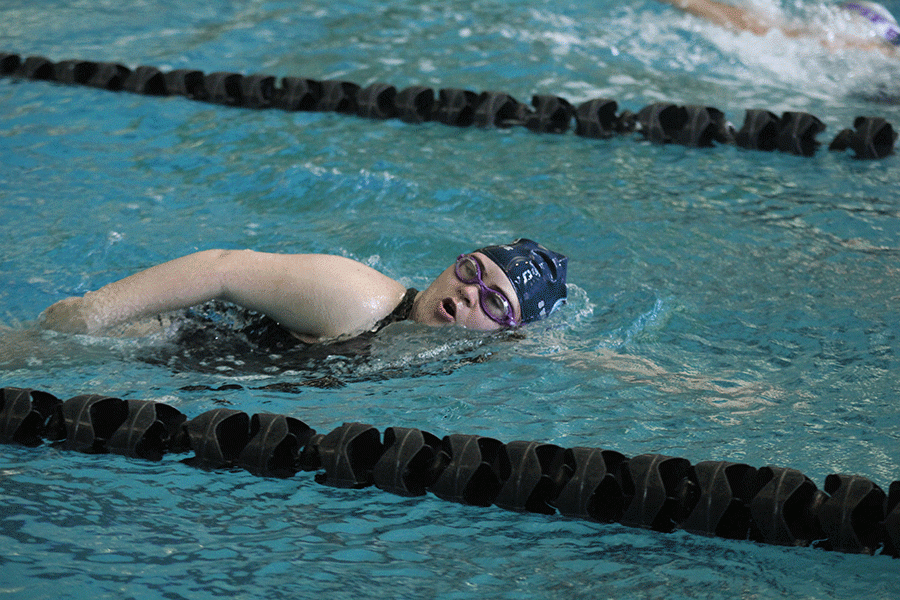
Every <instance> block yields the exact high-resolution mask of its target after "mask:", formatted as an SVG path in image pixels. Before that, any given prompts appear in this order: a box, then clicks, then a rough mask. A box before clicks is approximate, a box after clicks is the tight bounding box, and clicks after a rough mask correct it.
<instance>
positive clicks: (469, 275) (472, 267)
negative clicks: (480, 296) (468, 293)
mask: <svg viewBox="0 0 900 600" xmlns="http://www.w3.org/2000/svg"><path fill="white" fill-rule="evenodd" d="M459 274H460V275H461V276H462V277H463V278H465V279H466V280H467V281H471V280H474V279H475V278H476V277H477V276H478V264H477V263H476V262H475V260H474V259H473V258H472V257H470V256H467V257H465V258H463V259H462V260H461V261H460V262H459Z"/></svg>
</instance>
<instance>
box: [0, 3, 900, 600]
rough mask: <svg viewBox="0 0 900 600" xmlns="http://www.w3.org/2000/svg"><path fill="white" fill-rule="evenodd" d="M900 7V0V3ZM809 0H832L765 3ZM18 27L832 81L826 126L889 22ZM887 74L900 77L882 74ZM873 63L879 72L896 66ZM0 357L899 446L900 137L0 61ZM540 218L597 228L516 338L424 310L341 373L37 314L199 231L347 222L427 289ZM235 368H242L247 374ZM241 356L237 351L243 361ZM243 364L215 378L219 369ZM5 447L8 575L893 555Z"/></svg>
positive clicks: (354, 239)
mask: <svg viewBox="0 0 900 600" xmlns="http://www.w3.org/2000/svg"><path fill="white" fill-rule="evenodd" d="M888 5H889V6H890V7H891V8H892V9H893V10H894V12H895V14H900V4H898V3H897V2H890V3H888ZM766 6H768V8H770V9H773V10H774V9H780V10H783V11H784V12H786V13H788V14H789V15H791V16H795V17H796V16H804V17H805V18H808V19H814V18H820V17H821V16H822V15H825V14H826V13H827V12H828V10H827V8H826V7H825V6H816V5H808V6H806V7H803V8H800V7H798V6H797V5H795V4H793V3H784V5H783V6H782V5H779V4H777V3H774V2H769V3H768V4H767V5H766ZM0 50H6V51H12V52H16V53H19V54H21V55H23V56H28V55H33V54H34V55H43V56H46V57H48V58H50V59H51V60H63V59H66V58H84V59H91V60H98V61H117V62H122V63H123V64H127V65H131V66H136V65H139V64H148V65H154V66H158V67H160V68H164V69H174V68H186V67H190V68H196V69H200V70H203V71H205V72H213V71H217V70H227V71H237V72H242V73H253V72H267V73H272V74H276V75H300V76H305V77H313V78H317V79H327V78H341V79H346V80H348V81H354V82H357V83H360V84H367V83H371V82H374V81H385V82H388V83H391V84H394V85H396V86H398V87H401V86H406V85H412V84H422V85H427V86H432V87H435V88H438V87H465V88H469V89H473V90H486V89H493V90H500V91H505V92H508V93H511V94H512V95H513V96H515V97H516V98H518V99H519V100H521V101H524V102H528V101H529V100H530V97H531V95H532V94H534V93H550V94H558V95H561V96H564V97H566V98H568V99H570V100H571V101H573V102H580V101H583V100H587V99H590V98H594V97H608V98H612V99H615V100H617V101H618V102H619V105H620V109H627V110H631V111H635V112H636V111H637V110H639V109H640V108H642V107H643V106H645V105H647V104H649V103H651V102H655V101H661V100H662V101H671V102H676V103H679V104H707V105H712V106H716V107H717V108H719V109H721V110H723V111H724V112H725V113H726V115H727V116H728V117H729V119H730V120H731V121H732V122H734V123H735V124H736V125H737V126H740V124H741V123H742V121H743V111H744V110H745V109H747V108H767V109H769V110H773V111H775V112H781V111H785V110H797V111H806V112H810V113H812V114H814V115H816V116H817V117H819V118H820V119H821V120H822V121H823V122H825V124H826V125H827V126H828V129H826V131H825V132H824V133H823V134H821V135H820V136H819V139H820V141H823V142H825V143H826V144H827V142H828V141H830V140H831V139H832V138H833V136H834V135H836V134H837V132H838V131H840V130H841V129H843V128H845V127H849V126H850V125H851V124H852V122H853V119H854V117H856V116H857V115H868V116H879V117H882V118H885V119H887V120H888V121H889V122H891V123H893V124H894V126H895V127H897V126H900V108H898V105H890V104H882V103H876V102H873V101H871V100H868V99H866V98H867V94H866V91H867V90H871V89H873V87H875V86H877V83H878V81H879V77H891V76H893V77H894V81H895V82H896V73H897V68H896V65H895V64H894V63H892V62H891V61H890V60H889V59H887V58H881V57H871V56H869V55H866V54H862V53H855V52H839V53H835V54H830V53H828V52H826V51H824V50H823V49H822V48H821V46H818V45H817V44H815V43H811V42H804V41H798V40H787V39H783V38H780V37H779V36H777V35H774V36H770V37H768V38H766V39H764V40H759V39H756V38H753V37H752V36H748V35H734V34H730V33H727V32H723V31H720V30H717V29H716V28H714V27H711V26H709V25H705V24H702V23H700V22H698V21H696V20H694V19H691V18H689V17H684V16H682V15H679V14H677V13H676V12H674V11H673V10H671V9H669V8H667V7H665V6H663V5H660V4H657V3H654V2H652V1H650V0H640V1H638V2H634V3H624V4H623V3H615V2H611V1H609V0H602V1H600V2H596V3H586V2H546V1H542V0H526V1H524V2H503V1H500V0H495V1H478V2H474V3H473V2H455V1H450V2H444V3H440V4H427V3H414V2H389V3H375V2H371V1H369V0H366V1H358V2H345V3H340V4H335V3H330V2H320V1H318V0H311V1H309V2H304V3H302V4H299V5H297V4H295V3H289V2H276V1H256V2H228V1H224V0H213V1H208V2H187V1H180V2H176V1H164V0H144V1H140V2H108V1H100V2H79V1H74V0H59V1H55V2H49V1H48V2H43V3H40V4H37V5H34V6H27V7H23V6H22V3H21V2H13V1H8V0H0ZM885 73H886V74H887V75H885ZM873 82H875V83H873ZM0 156H2V161H0V234H2V235H0V247H2V253H0V325H2V330H0V336H2V340H0V341H2V346H0V383H2V385H3V386H18V387H33V388H37V389H42V390H47V391H50V392H52V393H54V394H56V395H57V396H59V397H61V398H68V397H71V396H74V395H77V394H81V393H92V392H96V393H104V394H110V395H115V396H118V397H121V398H139V399H148V400H156V401H163V402H168V403H170V404H172V405H174V406H176V407H177V408H179V409H180V410H181V411H182V412H184V413H185V414H187V415H189V416H195V415H197V414H200V413H201V412H203V411H205V410H209V409H212V408H218V407H221V406H228V407H231V408H239V409H241V410H245V411H247V412H248V413H250V414H253V413H254V412H274V413H279V414H288V415H291V416H294V417H297V418H299V419H302V420H303V421H305V422H307V423H308V424H309V425H311V426H312V427H314V428H315V429H317V430H318V431H320V432H327V431H330V430H331V429H332V428H334V427H336V426H338V425H340V424H341V423H342V422H344V421H362V422H366V423H371V424H373V425H374V426H376V427H378V428H379V429H382V430H383V429H384V428H386V427H390V426H404V427H418V428H421V429H424V430H426V431H430V432H433V433H435V434H436V435H438V436H442V435H445V434H449V433H473V434H480V435H485V436H490V437H495V438H497V439H499V440H501V441H513V440H541V441H547V442H552V443H555V444H559V445H561V446H564V447H573V446H591V447H603V448H610V449H614V450H618V451H620V452H622V453H624V454H626V455H635V454H640V453H645V452H646V453H664V454H669V455H673V456H681V457H685V458H687V459H689V460H691V461H692V462H699V461H702V460H733V461H742V462H746V463H748V464H751V465H754V466H763V465H767V464H772V465H779V466H785V467H792V468H795V469H799V470H800V471H802V472H803V473H805V474H806V475H808V476H809V477H810V478H812V480H813V481H814V482H816V483H817V485H818V486H819V487H820V488H821V487H822V485H823V482H824V479H825V477H826V476H827V475H828V474H830V473H851V474H857V475H862V476H865V477H868V478H871V479H872V480H873V481H875V482H876V483H878V484H879V485H882V486H883V487H885V488H886V486H887V485H888V484H889V483H890V482H891V481H894V480H896V479H898V478H900V411H898V408H897V397H898V392H900V378H898V376H897V373H898V368H900V359H898V352H900V337H898V333H900V331H898V325H897V305H898V300H900V261H898V256H900V193H898V187H897V182H898V180H900V162H898V158H897V156H890V157H887V158H885V159H882V160H878V161H858V160H854V159H852V158H851V156H850V154H848V153H829V152H827V151H825V150H824V149H822V150H820V151H819V152H818V153H817V154H816V155H815V156H814V157H810V158H803V157H795V156H791V155H786V154H779V153H764V152H752V151H747V150H742V149H738V148H734V147H718V148H711V149H690V148H684V147H681V146H654V145H650V144H648V143H645V142H641V141H639V140H638V139H637V138H635V137H632V136H625V137H620V138H614V139H610V140H586V139H583V138H579V137H577V136H575V135H574V134H571V133H569V134H567V135H537V134H533V133H530V132H528V131H526V130H525V129H522V128H514V129H509V130H480V129H475V128H472V129H457V128H450V127H444V126H441V125H437V124H427V125H422V126H413V125H406V124H403V123H401V122H399V121H388V122H382V121H369V120H365V119H359V118H356V117H347V116H339V115H335V114H318V113H285V112H279V111H249V110H240V109H233V108H225V107H219V106H213V105H208V104H201V103H195V102H190V101H187V100H184V99H178V98H153V97H143V96H136V95H126V94H114V93H110V92H105V91H101V90H95V89H91V88H83V87H62V86H58V85H54V84H49V83H43V82H26V81H13V80H10V79H3V80H0ZM517 236H528V237H532V238H534V239H538V240H541V241H543V242H544V243H546V244H547V245H548V246H550V247H552V248H555V249H559V250H561V251H563V252H565V253H567V254H568V255H569V257H570V267H569V280H570V283H571V287H570V303H569V305H568V307H566V308H565V309H564V310H563V311H562V312H560V313H558V314H557V315H556V316H554V317H553V318H551V319H550V320H548V321H547V322H544V323H542V324H539V325H535V326H531V327H528V328H527V330H526V331H525V335H524V337H523V339H519V340H510V339H507V338H502V337H501V338H497V337H485V336H480V335H473V334H470V333H466V332H459V331H454V332H450V333H449V334H448V332H446V331H440V332H436V331H434V330H428V329H423V328H420V327H417V326H408V325H404V326H401V327H397V328H394V329H392V330H389V331H386V332H384V334H383V335H382V336H381V337H380V338H379V340H378V345H377V346H376V347H375V348H374V350H373V355H372V358H371V360H370V361H368V362H367V363H365V364H364V365H361V366H359V367H358V371H354V373H353V376H347V377H345V380H346V381H345V383H346V385H345V386H344V387H340V388H333V389H317V388H313V387H303V388H301V391H300V392H299V393H288V392H285V391H278V390H277V389H273V388H272V386H271V384H278V383H286V382H287V383H290V382H294V381H302V380H303V379H305V378H307V377H309V376H310V375H311V374H310V373H306V372H299V371H298V372H293V371H287V372H284V371H278V372H269V371H265V370H261V371H260V370H257V371H254V370H252V369H246V368H243V365H241V363H240V360H241V359H240V357H234V358H233V359H229V358H228V357H225V358H226V360H225V361H224V363H223V365H222V366H223V368H221V369H219V370H218V371H216V372H213V373H209V372H206V371H202V370H197V369H180V368H177V366H167V365H165V364H162V365H160V364H158V363H157V362H151V361H148V360H145V359H144V357H146V356H147V354H148V353H149V354H152V353H154V352H158V351H160V349H161V348H165V344H166V339H165V337H164V336H154V337H150V338H138V339H113V338H87V337H79V336H64V335H59V334H51V333H48V332H42V331H40V330H39V329H38V328H37V327H36V325H35V322H36V319H37V317H38V315H39V314H40V312H41V311H42V310H43V309H44V308H45V307H46V306H48V305H49V304H51V303H52V302H54V301H56V300H59V299H61V298H63V297H65V296H69V295H73V294H80V293H83V292H85V291H87V290H91V289H96V288H97V287H99V286H101V285H103V284H105V283H107V282H109V281H111V280H113V279H116V278H119V277H122V276H124V275H127V274H130V273H132V272H134V271H135V270H138V269H141V268H145V267H147V266H150V265H152V264H154V263H157V262H159V261H162V260H166V259H169V258H173V257H175V256H178V255H181V254H185V253H188V252H191V251H193V250H196V249H203V248H213V247H226V248H241V247H252V248H255V249H258V250H266V251H277V252H328V253H338V254H344V255H347V256H350V257H353V258H356V259H358V260H362V261H364V262H366V263H368V264H370V265H372V266H374V267H376V268H378V269H380V270H382V271H383V272H385V273H387V274H388V275H390V276H392V277H395V278H398V279H400V280H401V281H403V282H404V283H406V284H408V285H411V286H416V287H419V288H424V286H426V285H427V284H428V283H429V281H430V280H431V278H432V277H434V276H435V275H436V274H437V273H438V272H439V271H440V270H442V269H443V268H444V267H445V266H446V265H447V264H449V261H451V260H453V259H454V258H455V257H456V255H457V254H458V253H459V252H460V251H463V250H466V249H472V248H475V247H479V246H481V245H484V244H486V243H490V242H495V241H498V240H507V239H511V238H514V237H517ZM227 384H230V386H231V388H234V389H228V388H226V389H218V388H220V387H221V386H223V385H227ZM235 384H236V385H235ZM204 386H205V387H206V388H214V389H215V391H213V390H211V389H207V390H205V391H204V390H202V389H201V390H199V391H191V390H196V389H197V388H198V387H201V388H202V387H204ZM181 458H183V456H173V457H167V458H166V459H164V460H163V461H162V462H160V463H151V462H145V461H140V460H134V459H128V458H123V457H119V456H112V455H104V456H87V455H80V454H75V453H71V452H63V451H60V450H58V449H56V448H54V447H52V446H50V445H44V446H41V447H39V448H37V449H28V448H21V447H16V446H0V536H2V543H0V565H2V569H0V596H2V597H8V598H44V597H54V598H84V597H92V598H191V599H195V598H212V597H222V596H227V597H234V598H258V597H268V598H312V597H325V598H356V597H389V598H442V599H457V598H523V597H528V598H561V597H565V598H660V599H662V598H666V599H670V598H722V599H725V598H734V597H741V598H847V599H851V598H853V599H855V598H860V597H868V598H892V597H895V594H896V590H897V589H898V586H900V561H897V560H892V559H889V558H886V557H883V556H876V557H869V556H856V555H849V554H840V553H829V552H825V551H823V550H819V549H811V548H782V547H775V546H763V545H759V544H755V543H751V542H733V541H729V540H724V539H716V538H703V537H698V536H694V535H688V534H686V533H683V532H676V533H674V534H659V533H654V532H647V531H642V530H639V529H630V528H626V527H623V526H620V525H602V524H595V523H589V522H585V521H576V520H571V519H566V518H562V517H556V516H554V517H546V516H541V515H522V514H517V513H512V512H507V511H503V510H500V509H498V508H488V509H484V508H475V507H467V506H462V505H457V504H453V503H449V502H445V501H442V500H439V499H437V498H435V497H433V496H426V497H423V498H414V499H408V498H401V497H398V496H393V495H390V494H386V493H383V492H380V491H378V490H376V489H374V488H370V489H364V490H342V489H334V488H330V487H325V486H321V485H318V484H316V483H315V482H314V481H313V478H312V476H311V474H299V475H298V476H297V477H295V478H292V479H289V480H271V479H264V478H258V477H254V476H252V475H250V474H248V473H245V472H206V471H201V470H198V469H194V468H191V467H188V466H186V465H183V464H181V463H180V462H179V459H181Z"/></svg>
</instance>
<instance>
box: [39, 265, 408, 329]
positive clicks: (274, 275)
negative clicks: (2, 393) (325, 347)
mask: <svg viewBox="0 0 900 600" xmlns="http://www.w3.org/2000/svg"><path fill="white" fill-rule="evenodd" d="M405 291H406V289H405V287H404V286H403V285H402V284H400V283H399V282H397V281H394V280H393V279H391V278H390V277H387V276H386V275H383V274H382V273H379V272H378V271H375V270H374V269H372V268H370V267H367V266H366V265H363V264H361V263H359V262H356V261H354V260H351V259H349V258H344V257H340V256H330V255H321V254H267V253H262V252H253V251H250V250H241V251H229V250H207V251H203V252H197V253H195V254H191V255H188V256H184V257H182V258H178V259H175V260H173V261H169V262H167V263H163V264H161V265H157V266H154V267H151V268H149V269H147V270H145V271H141V272H139V273H136V274H134V275H131V276H130V277H126V278H125V279H122V280H119V281H115V282H113V283H110V284H109V285H106V286H104V287H102V288H100V289H99V290H97V291H96V292H88V293H87V294H85V295H84V296H83V297H81V298H67V299H65V300H62V301H60V302H57V303H56V304H54V305H53V306H51V307H50V308H48V309H47V310H46V311H45V312H44V314H43V315H42V324H43V326H44V327H45V328H47V329H54V330H57V331H65V332H71V333H99V332H102V331H104V330H105V329H108V328H110V327H113V326H115V325H118V324H120V323H124V322H127V321H131V320H133V319H137V318H140V317H146V316H151V315H157V314H162V313H165V312H169V311H172V310H177V309H181V308H187V307H189V306H194V305H196V304H200V303H202V302H205V301H207V300H213V299H221V300H227V301H229V302H233V303H235V304H238V305H240V306H243V307H245V308H249V309H251V310H255V311H258V312H261V313H264V314H266V315H268V316H269V317H271V318H273V319H275V320H276V321H278V322H279V323H280V324H281V325H282V326H283V327H285V328H287V329H289V330H290V331H293V332H294V333H296V334H298V335H299V336H300V337H301V338H302V339H305V340H308V341H312V340H314V339H318V338H328V337H335V336H339V335H343V334H348V333H357V332H359V331H363V330H365V329H367V328H369V327H371V326H372V325H374V324H375V323H376V322H377V321H378V320H379V319H381V318H383V317H385V316H386V315H388V314H389V313H390V312H391V311H392V310H393V309H394V307H396V305H397V304H398V303H399V302H400V300H401V298H402V297H403V294H404V293H405Z"/></svg>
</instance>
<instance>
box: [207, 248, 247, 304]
mask: <svg viewBox="0 0 900 600" xmlns="http://www.w3.org/2000/svg"><path fill="white" fill-rule="evenodd" d="M205 254H206V256H205V259H206V261H207V264H208V269H209V272H210V273H211V274H212V276H213V277H214V280H215V285H216V288H217V292H216V299H218V300H228V301H232V300H233V298H232V297H231V296H232V289H234V288H235V283H236V281H239V280H240V279H241V278H242V277H245V276H246V267H247V265H248V264H250V262H251V261H252V256H253V255H254V254H255V252H254V251H253V250H223V249H216V250H206V251H205Z"/></svg>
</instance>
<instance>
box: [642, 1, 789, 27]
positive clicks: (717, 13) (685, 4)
mask: <svg viewBox="0 0 900 600" xmlns="http://www.w3.org/2000/svg"><path fill="white" fill-rule="evenodd" d="M660 1H661V2H665V3H666V4H671V5H672V6H674V7H676V8H678V9H681V10H683V11H684V12H686V13H689V14H692V15H695V16H697V17H702V18H704V19H706V20H707V21H709V22H711V23H715V24H716V25H720V26H722V27H725V28H727V29H731V30H732V31H750V32H752V33H755V34H756V35H765V34H766V33H768V31H769V30H770V29H772V28H773V27H775V24H774V23H773V22H772V21H771V20H770V19H766V18H765V16H764V15H761V14H759V13H756V12H753V11H751V10H748V9H745V8H740V7H738V6H732V5H730V4H725V3H723V2H716V0H660Z"/></svg>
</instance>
